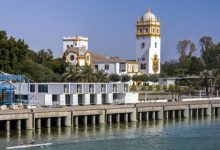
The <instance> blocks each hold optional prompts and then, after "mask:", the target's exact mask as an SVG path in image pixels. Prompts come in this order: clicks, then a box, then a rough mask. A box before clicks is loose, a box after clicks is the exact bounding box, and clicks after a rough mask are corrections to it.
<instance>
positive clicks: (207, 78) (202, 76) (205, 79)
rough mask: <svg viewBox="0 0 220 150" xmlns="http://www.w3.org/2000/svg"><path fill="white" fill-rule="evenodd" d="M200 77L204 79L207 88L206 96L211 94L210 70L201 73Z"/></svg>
mask: <svg viewBox="0 0 220 150" xmlns="http://www.w3.org/2000/svg"><path fill="white" fill-rule="evenodd" d="M200 77H201V78H202V79H203V86H205V91H206V96H208V94H209V79H210V78H211V73H210V71H208V70H204V71H202V72H201V75H200Z"/></svg>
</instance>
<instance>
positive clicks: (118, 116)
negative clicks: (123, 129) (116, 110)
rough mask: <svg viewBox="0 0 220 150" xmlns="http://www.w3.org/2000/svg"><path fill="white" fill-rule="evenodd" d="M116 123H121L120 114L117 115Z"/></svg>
mask: <svg viewBox="0 0 220 150" xmlns="http://www.w3.org/2000/svg"><path fill="white" fill-rule="evenodd" d="M116 122H117V123H120V114H116Z"/></svg>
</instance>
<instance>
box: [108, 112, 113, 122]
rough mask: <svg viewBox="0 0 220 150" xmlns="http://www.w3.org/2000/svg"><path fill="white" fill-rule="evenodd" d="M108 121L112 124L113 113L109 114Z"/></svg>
mask: <svg viewBox="0 0 220 150" xmlns="http://www.w3.org/2000/svg"><path fill="white" fill-rule="evenodd" d="M108 123H109V124H112V115H111V114H109V115H108Z"/></svg>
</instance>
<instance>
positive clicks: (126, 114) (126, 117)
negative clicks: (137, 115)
mask: <svg viewBox="0 0 220 150" xmlns="http://www.w3.org/2000/svg"><path fill="white" fill-rule="evenodd" d="M124 117H125V118H124V120H125V122H126V123H127V122H128V113H125V114H124Z"/></svg>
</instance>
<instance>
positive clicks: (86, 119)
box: [83, 116, 88, 126]
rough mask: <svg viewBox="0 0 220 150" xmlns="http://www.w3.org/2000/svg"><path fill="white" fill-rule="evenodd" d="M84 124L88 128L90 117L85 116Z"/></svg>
mask: <svg viewBox="0 0 220 150" xmlns="http://www.w3.org/2000/svg"><path fill="white" fill-rule="evenodd" d="M83 123H84V125H85V126H87V124H88V116H84V118H83Z"/></svg>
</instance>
